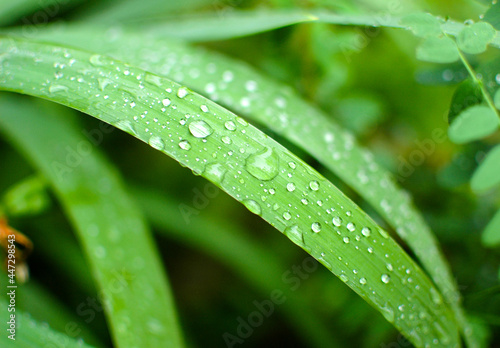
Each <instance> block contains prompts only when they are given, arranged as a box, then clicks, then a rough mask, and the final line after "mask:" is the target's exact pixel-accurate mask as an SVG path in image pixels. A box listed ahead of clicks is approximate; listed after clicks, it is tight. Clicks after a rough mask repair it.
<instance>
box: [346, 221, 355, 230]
mask: <svg viewBox="0 0 500 348" xmlns="http://www.w3.org/2000/svg"><path fill="white" fill-rule="evenodd" d="M346 227H347V229H348V230H349V231H351V232H354V231H355V230H356V225H355V224H354V223H352V222H349V223H348V224H347V226H346Z"/></svg>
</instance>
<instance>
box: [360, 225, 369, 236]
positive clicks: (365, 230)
mask: <svg viewBox="0 0 500 348" xmlns="http://www.w3.org/2000/svg"><path fill="white" fill-rule="evenodd" d="M361 234H362V235H363V236H365V237H369V236H370V234H372V230H371V229H370V228H369V227H363V229H361Z"/></svg>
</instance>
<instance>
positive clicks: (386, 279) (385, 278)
mask: <svg viewBox="0 0 500 348" xmlns="http://www.w3.org/2000/svg"><path fill="white" fill-rule="evenodd" d="M380 280H382V283H384V284H387V283H389V282H390V281H391V277H390V276H389V275H388V274H385V273H384V274H382V276H381V277H380Z"/></svg>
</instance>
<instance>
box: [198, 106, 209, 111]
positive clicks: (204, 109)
mask: <svg viewBox="0 0 500 348" xmlns="http://www.w3.org/2000/svg"><path fill="white" fill-rule="evenodd" d="M200 109H201V111H203V112H208V107H207V106H206V105H201V106H200Z"/></svg>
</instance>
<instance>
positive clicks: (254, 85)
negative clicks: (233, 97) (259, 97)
mask: <svg viewBox="0 0 500 348" xmlns="http://www.w3.org/2000/svg"><path fill="white" fill-rule="evenodd" d="M245 89H246V90H247V91H248V92H254V91H255V90H256V89H257V82H255V81H252V80H249V81H247V82H246V83H245Z"/></svg>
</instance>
